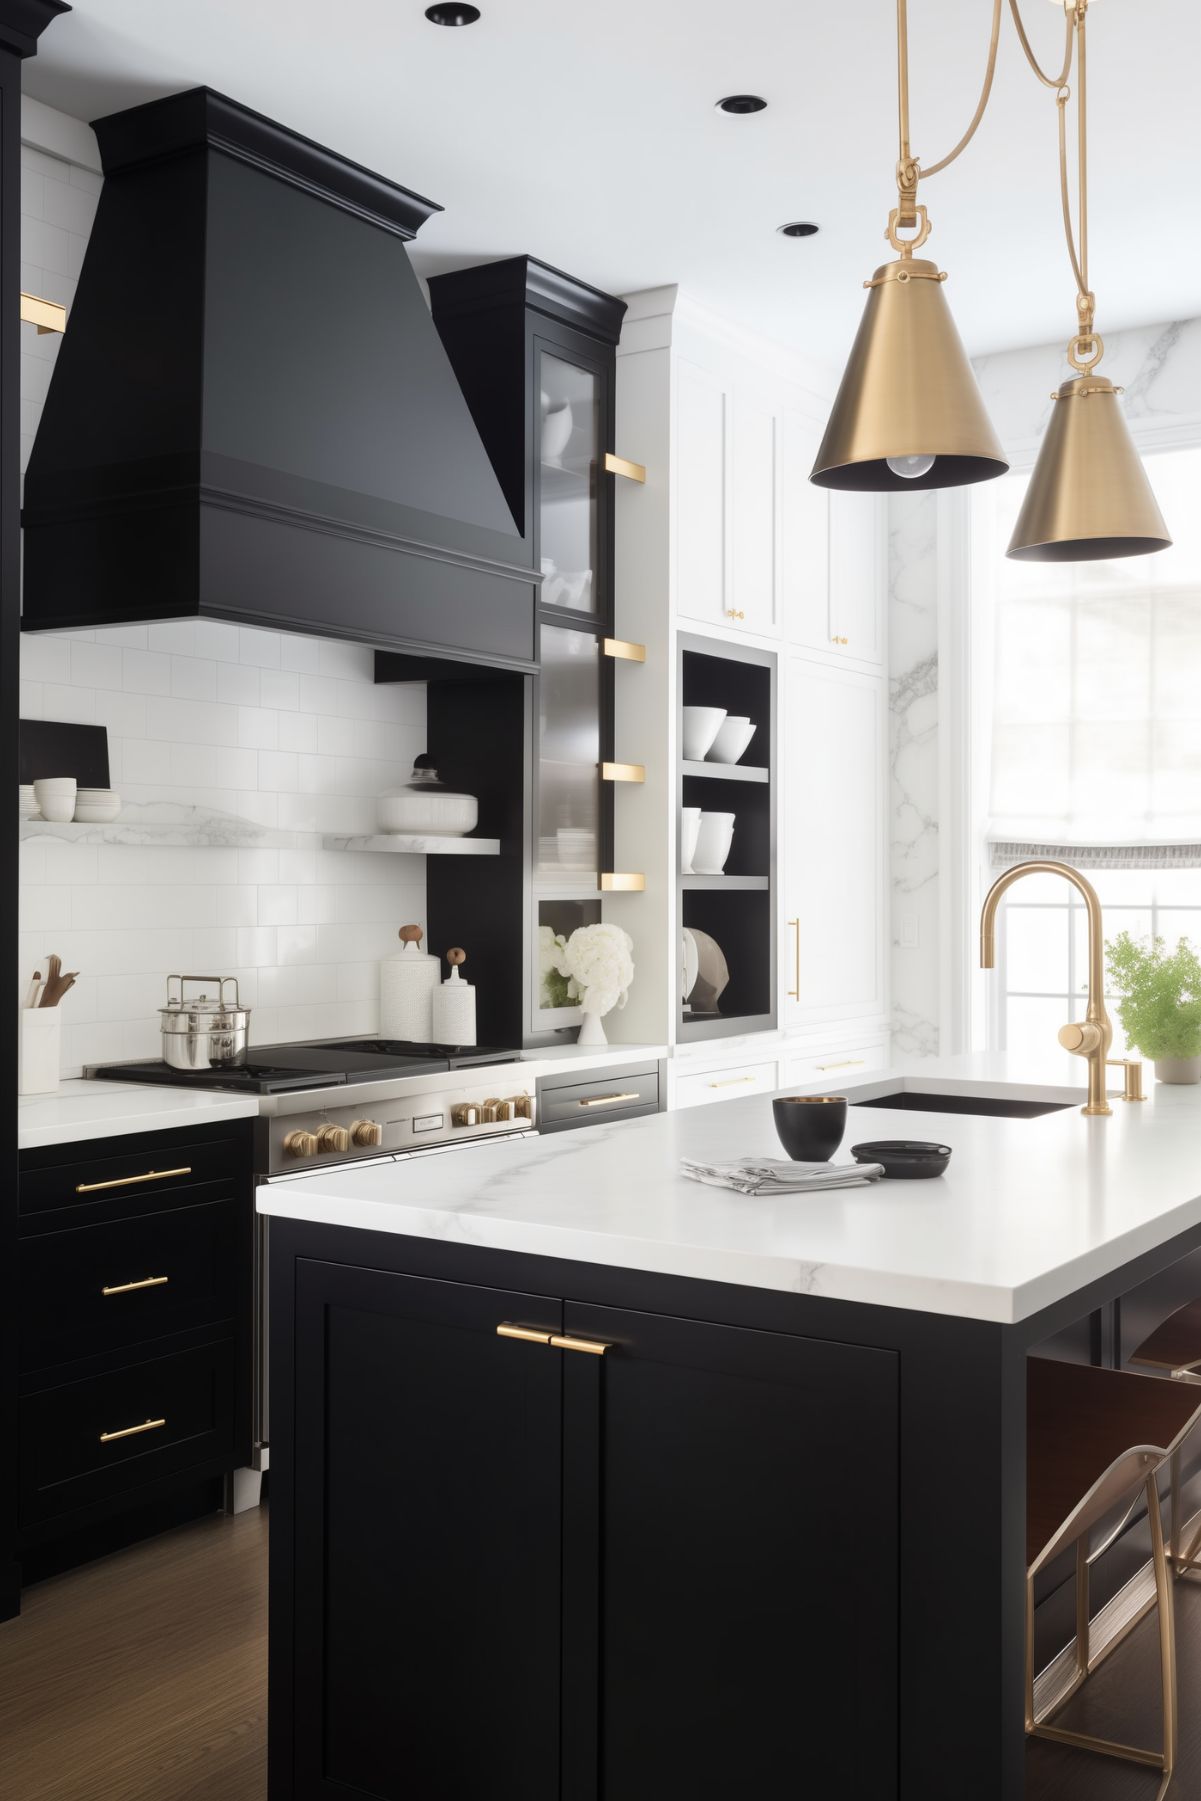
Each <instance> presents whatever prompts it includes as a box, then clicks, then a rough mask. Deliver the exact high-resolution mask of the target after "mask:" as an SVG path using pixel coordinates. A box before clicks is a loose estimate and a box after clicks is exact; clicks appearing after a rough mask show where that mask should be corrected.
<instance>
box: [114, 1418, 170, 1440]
mask: <svg viewBox="0 0 1201 1801" xmlns="http://www.w3.org/2000/svg"><path fill="white" fill-rule="evenodd" d="M166 1423H167V1422H166V1420H143V1421H142V1423H141V1425H140V1426H122V1427H121V1430H120V1431H119V1432H102V1433H101V1434H100V1442H101V1444H102V1445H111V1444H115V1443H116V1441H117V1440H118V1439H119V1438H136V1437H137V1436H138V1434H139V1432H157V1431H158V1430H159V1428H160V1426H165V1425H166Z"/></svg>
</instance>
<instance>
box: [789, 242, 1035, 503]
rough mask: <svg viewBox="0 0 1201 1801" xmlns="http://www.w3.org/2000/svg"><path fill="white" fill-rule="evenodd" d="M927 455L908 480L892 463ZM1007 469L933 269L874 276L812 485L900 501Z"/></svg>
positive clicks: (897, 267)
mask: <svg viewBox="0 0 1201 1801" xmlns="http://www.w3.org/2000/svg"><path fill="white" fill-rule="evenodd" d="M909 456H932V457H933V458H934V463H933V466H932V467H931V468H930V469H928V470H927V471H926V472H925V474H923V475H919V476H917V477H916V478H915V479H914V480H908V479H906V477H905V476H903V475H897V474H896V473H895V471H893V470H892V469H890V468H889V466H888V461H887V459H888V458H889V457H909ZM1008 467H1009V464H1008V462H1007V461H1006V458H1005V453H1004V451H1003V450H1002V449H1001V446H1000V443H999V442H998V440H997V437H996V434H995V433H994V431H993V428H992V426H991V425H990V423H989V419H988V414H987V413H986V412H985V410H984V402H983V400H982V399H981V396H980V389H979V387H978V386H977V384H976V378H975V376H974V375H973V374H972V370H971V365H970V364H969V362H968V360H967V354H966V352H965V350H964V348H963V344H962V341H961V340H960V337H959V333H958V332H957V331H956V329H955V321H954V319H953V318H952V317H951V309H950V307H949V306H948V305H947V303H946V300H945V298H944V297H943V291H942V282H941V281H940V279H939V275H938V267H937V265H936V264H935V263H929V262H924V261H921V260H919V259H917V258H900V259H899V260H898V261H897V262H895V263H885V264H884V266H883V268H880V269H877V270H876V273H875V275H874V277H873V278H872V285H871V289H870V292H869V294H868V297H867V305H866V306H865V307H864V309H863V318H862V319H861V321H860V324H859V330H858V332H857V334H856V337H855V342H854V344H853V346H852V348H851V354H850V358H849V359H848V362H847V366H846V373H845V374H844V376H843V378H842V386H841V387H840V388H839V390H838V397H837V399H836V400H835V402H834V409H833V411H832V412H831V414H830V421H829V424H828V425H827V426H826V435H825V437H824V438H823V439H822V444H821V449H820V450H819V451H818V453H817V461H816V463H815V464H814V465H813V473H812V475H811V476H810V478H809V479H810V480H811V481H814V482H816V483H817V485H818V486H819V487H821V488H848V489H852V490H858V491H859V492H869V493H905V492H912V491H913V490H914V489H916V488H959V487H963V486H965V485H966V484H967V483H968V482H982V481H989V480H991V478H992V477H993V476H996V475H1004V473H1005V471H1006V470H1007V469H1008Z"/></svg>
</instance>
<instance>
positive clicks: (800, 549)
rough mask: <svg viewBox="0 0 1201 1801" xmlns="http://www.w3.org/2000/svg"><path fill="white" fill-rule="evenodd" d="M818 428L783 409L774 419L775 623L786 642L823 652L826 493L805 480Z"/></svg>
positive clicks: (826, 643) (826, 637) (826, 634)
mask: <svg viewBox="0 0 1201 1801" xmlns="http://www.w3.org/2000/svg"><path fill="white" fill-rule="evenodd" d="M821 432H822V428H821V426H820V425H818V424H817V423H816V421H815V420H813V419H810V418H809V417H807V416H806V415H805V414H804V413H799V412H794V411H792V410H788V411H785V412H782V413H781V414H780V417H779V419H778V421H777V433H778V439H779V484H778V490H777V492H778V498H777V503H776V505H777V512H778V515H779V521H780V529H779V572H780V574H779V596H780V627H781V630H782V631H783V634H784V636H785V637H786V638H787V639H788V640H789V642H790V643H792V644H804V645H807V646H808V647H809V648H810V649H811V650H829V649H830V648H831V643H830V637H831V630H832V628H831V625H830V591H829V578H830V557H829V532H830V517H829V510H830V509H829V500H830V496H829V494H828V493H827V491H826V490H825V488H817V487H814V485H813V483H812V482H811V481H810V480H809V471H810V469H812V467H813V459H814V457H815V456H816V454H817V447H818V444H819V443H820V441H821Z"/></svg>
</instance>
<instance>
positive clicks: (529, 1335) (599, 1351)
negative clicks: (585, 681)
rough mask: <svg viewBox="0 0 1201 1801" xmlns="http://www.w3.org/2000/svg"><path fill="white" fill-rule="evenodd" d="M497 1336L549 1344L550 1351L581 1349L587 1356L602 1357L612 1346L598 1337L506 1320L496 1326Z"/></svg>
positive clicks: (529, 1342)
mask: <svg viewBox="0 0 1201 1801" xmlns="http://www.w3.org/2000/svg"><path fill="white" fill-rule="evenodd" d="M496 1336H497V1337H498V1338H519V1339H521V1340H522V1342H523V1343H524V1344H541V1345H549V1347H550V1349H551V1350H552V1351H583V1352H584V1353H585V1354H586V1355H587V1356H589V1357H603V1356H604V1354H605V1352H606V1351H608V1350H610V1349H611V1348H612V1347H611V1346H609V1345H607V1344H605V1343H603V1342H602V1340H600V1339H599V1338H572V1337H570V1336H569V1335H568V1334H566V1333H563V1332H539V1331H537V1330H536V1329H535V1328H534V1327H532V1326H510V1325H509V1324H508V1322H507V1321H506V1322H505V1323H504V1324H502V1325H499V1326H498V1327H497V1328H496Z"/></svg>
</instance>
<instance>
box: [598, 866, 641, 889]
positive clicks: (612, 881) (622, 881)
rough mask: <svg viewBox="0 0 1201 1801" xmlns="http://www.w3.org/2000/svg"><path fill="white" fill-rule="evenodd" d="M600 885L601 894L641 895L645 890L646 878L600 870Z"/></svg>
mask: <svg viewBox="0 0 1201 1801" xmlns="http://www.w3.org/2000/svg"><path fill="white" fill-rule="evenodd" d="M600 885H601V893H602V894H642V893H643V892H644V891H645V889H646V877H645V876H644V875H622V874H620V873H618V874H614V872H613V871H612V870H602V872H601V879H600Z"/></svg>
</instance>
